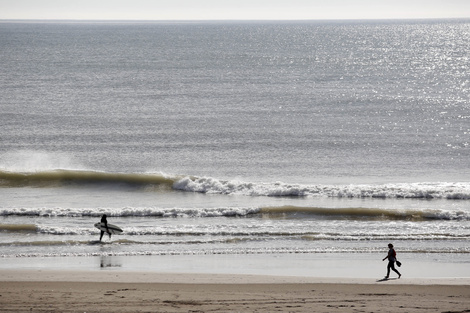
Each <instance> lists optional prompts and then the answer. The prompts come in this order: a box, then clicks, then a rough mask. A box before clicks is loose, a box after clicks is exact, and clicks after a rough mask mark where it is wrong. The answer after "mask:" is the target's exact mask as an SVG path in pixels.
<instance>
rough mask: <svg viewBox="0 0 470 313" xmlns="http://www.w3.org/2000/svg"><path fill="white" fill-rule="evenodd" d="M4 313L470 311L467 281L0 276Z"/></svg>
mask: <svg viewBox="0 0 470 313" xmlns="http://www.w3.org/2000/svg"><path fill="white" fill-rule="evenodd" d="M0 281H1V283H0V312H470V279H468V278H465V279H457V278H439V279H422V278H416V279H409V278H408V279H406V278H402V279H400V280H399V279H390V280H374V279H349V278H313V277H308V278H301V277H282V276H261V275H232V274H217V275H216V274H183V273H178V274H176V273H149V272H123V271H49V270H16V269H13V270H0Z"/></svg>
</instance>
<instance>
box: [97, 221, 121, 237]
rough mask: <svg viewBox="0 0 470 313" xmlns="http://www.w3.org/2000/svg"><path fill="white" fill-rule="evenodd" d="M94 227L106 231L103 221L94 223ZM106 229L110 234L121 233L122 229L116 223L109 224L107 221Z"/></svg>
mask: <svg viewBox="0 0 470 313" xmlns="http://www.w3.org/2000/svg"><path fill="white" fill-rule="evenodd" d="M95 227H96V228H98V229H99V230H102V231H104V232H106V231H107V230H106V227H105V226H104V223H96V224H95ZM108 230H109V232H110V233H111V234H119V233H122V229H121V228H120V227H118V226H116V225H113V224H109V223H108Z"/></svg>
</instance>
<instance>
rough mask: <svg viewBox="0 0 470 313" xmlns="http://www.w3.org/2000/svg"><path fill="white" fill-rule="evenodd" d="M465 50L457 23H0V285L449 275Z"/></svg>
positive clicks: (459, 200)
mask: <svg viewBox="0 0 470 313" xmlns="http://www.w3.org/2000/svg"><path fill="white" fill-rule="evenodd" d="M469 51H470V20H416V21H412V20H400V21H310V22H309V21H303V22H65V21H58V22H24V21H12V22H5V21H3V22H1V23H0V68H1V69H2V70H1V71H0V86H1V88H0V127H1V133H0V143H1V145H0V246H1V249H0V256H1V257H0V267H8V266H12V264H28V265H24V266H33V265H31V264H35V262H36V263H41V262H43V263H41V264H43V266H46V267H47V264H52V263H53V262H56V263H57V264H59V263H60V262H63V260H65V259H67V260H69V259H73V260H75V261H73V262H82V261H83V260H89V258H101V260H103V258H109V257H116V258H127V259H129V258H130V257H140V258H141V257H145V256H148V257H159V258H164V257H165V256H171V258H172V259H173V260H178V258H180V260H181V259H188V258H189V259H190V258H191V257H192V256H194V257H197V256H204V257H210V256H214V257H215V256H221V257H223V258H235V259H237V258H240V256H251V257H254V258H261V259H262V260H264V261H265V262H266V263H269V262H270V261H269V260H272V259H273V258H281V259H282V258H288V259H289V261H288V262H286V263H285V264H287V263H289V264H293V263H292V261H293V260H294V261H295V260H296V258H305V257H307V258H309V257H320V258H326V259H328V258H331V259H332V260H333V259H335V258H336V257H337V256H339V255H341V256H342V257H343V256H345V257H346V258H348V259H357V258H359V259H360V258H376V259H377V260H379V261H380V260H381V259H382V257H383V256H384V255H386V253H387V244H388V243H389V242H392V243H393V244H394V245H395V247H396V249H397V253H398V254H399V255H400V256H401V259H406V258H407V257H408V258H410V259H412V258H418V259H428V260H430V261H432V262H437V263H439V262H441V263H446V264H449V263H450V264H452V263H456V264H459V265H465V264H468V263H470V248H469V242H470V166H469V164H470V163H469V156H470V52H469ZM102 214H107V216H108V222H109V223H112V224H116V225H119V226H120V227H121V228H122V229H123V230H124V231H123V233H122V234H119V235H113V236H112V238H111V239H109V238H107V237H106V236H105V237H104V239H103V241H102V242H99V235H100V234H99V230H98V229H96V228H94V227H93V224H94V223H96V222H98V221H99V220H100V218H101V215H102ZM39 260H42V261H39ZM44 260H46V261H44ZM77 260H78V261H77ZM106 260H108V259H106ZM50 262H52V263H50ZM107 262H108V261H107ZM120 262H121V264H122V262H123V261H120ZM189 262H190V261H189ZM85 263H86V262H85ZM105 263H106V262H105ZM108 263H109V264H111V263H113V262H108ZM108 263H106V264H108ZM124 263H125V262H124ZM143 263H145V262H143ZM2 264H3V265H2ZM101 265H103V262H101ZM381 265H382V264H381ZM14 266H23V265H14ZM247 266H248V265H247ZM111 267H112V266H111ZM461 274H462V275H467V276H470V272H468V269H467V272H466V273H461Z"/></svg>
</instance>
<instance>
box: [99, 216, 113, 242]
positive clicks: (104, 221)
mask: <svg viewBox="0 0 470 313" xmlns="http://www.w3.org/2000/svg"><path fill="white" fill-rule="evenodd" d="M101 223H102V224H103V223H104V227H106V232H107V233H108V235H109V239H111V232H110V231H109V229H108V220H107V219H106V214H103V216H102V217H101ZM103 235H104V230H102V231H101V235H100V241H101V239H102V238H103Z"/></svg>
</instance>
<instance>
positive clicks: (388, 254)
mask: <svg viewBox="0 0 470 313" xmlns="http://www.w3.org/2000/svg"><path fill="white" fill-rule="evenodd" d="M389 256H390V250H389V251H388V253H387V256H386V257H385V258H383V259H382V261H385V260H386V259H388V257H389Z"/></svg>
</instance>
